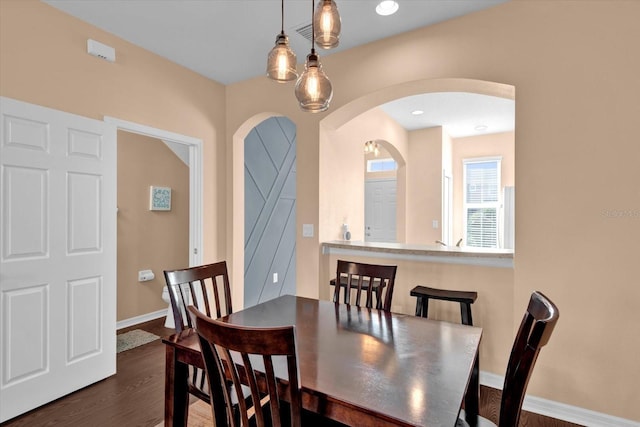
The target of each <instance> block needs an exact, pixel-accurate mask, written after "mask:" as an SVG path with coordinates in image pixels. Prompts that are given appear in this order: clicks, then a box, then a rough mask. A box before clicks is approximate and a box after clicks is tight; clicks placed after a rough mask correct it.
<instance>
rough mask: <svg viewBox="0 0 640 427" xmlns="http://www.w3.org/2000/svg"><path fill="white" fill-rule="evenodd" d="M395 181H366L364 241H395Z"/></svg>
mask: <svg viewBox="0 0 640 427" xmlns="http://www.w3.org/2000/svg"><path fill="white" fill-rule="evenodd" d="M396 188H397V185H396V179H395V178H391V179H368V180H366V181H365V191H364V194H365V195H364V200H365V201H364V204H365V210H364V224H365V230H364V236H365V237H364V240H365V241H366V242H395V241H396Z"/></svg>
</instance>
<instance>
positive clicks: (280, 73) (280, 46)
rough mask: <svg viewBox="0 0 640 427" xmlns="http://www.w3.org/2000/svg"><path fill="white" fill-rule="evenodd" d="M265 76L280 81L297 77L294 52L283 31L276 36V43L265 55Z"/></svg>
mask: <svg viewBox="0 0 640 427" xmlns="http://www.w3.org/2000/svg"><path fill="white" fill-rule="evenodd" d="M267 76H268V77H269V78H270V79H272V80H275V81H277V82H280V83H285V82H290V81H292V80H295V79H296V78H298V72H297V71H296V54H295V53H294V52H293V51H292V50H291V48H290V47H289V37H287V36H286V35H285V34H284V31H283V32H281V33H280V34H278V36H277V37H276V45H275V46H274V47H273V49H271V51H270V52H269V56H268V57H267Z"/></svg>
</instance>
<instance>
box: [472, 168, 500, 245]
mask: <svg viewBox="0 0 640 427" xmlns="http://www.w3.org/2000/svg"><path fill="white" fill-rule="evenodd" d="M463 164H464V177H463V179H464V181H463V183H464V216H465V218H464V224H465V235H466V241H467V246H475V247H480V248H497V247H498V209H499V208H500V159H499V158H491V159H486V158H484V159H470V160H464V162H463Z"/></svg>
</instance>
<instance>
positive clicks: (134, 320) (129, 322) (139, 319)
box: [116, 308, 167, 330]
mask: <svg viewBox="0 0 640 427" xmlns="http://www.w3.org/2000/svg"><path fill="white" fill-rule="evenodd" d="M166 315H167V309H166V308H163V309H162V310H158V311H154V312H152V313H147V314H143V315H141V316H136V317H131V318H129V319H124V320H121V321H119V322H116V330H120V329H123V328H128V327H129V326H134V325H137V324H139V323H144V322H148V321H149V320H155V319H159V318H161V317H164V316H166Z"/></svg>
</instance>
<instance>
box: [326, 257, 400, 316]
mask: <svg viewBox="0 0 640 427" xmlns="http://www.w3.org/2000/svg"><path fill="white" fill-rule="evenodd" d="M397 269H398V267H397V266H395V265H375V264H363V263H359V262H351V261H343V260H338V266H337V271H336V285H335V289H334V294H333V301H334V302H340V292H341V291H342V290H344V297H343V299H342V302H344V303H345V304H351V305H356V306H358V307H361V306H362V304H361V295H362V293H363V292H364V293H365V294H366V301H365V304H364V306H365V307H367V308H377V309H382V310H386V311H391V300H392V299H393V287H394V283H395V280H396V270H397ZM371 284H373V285H372V286H371ZM353 294H355V302H352V299H353V297H354V295H353ZM374 296H375V298H376V304H375V307H374V305H373V297H374Z"/></svg>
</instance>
